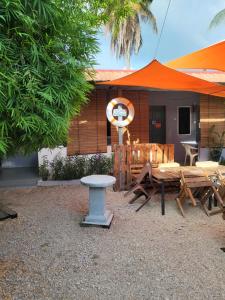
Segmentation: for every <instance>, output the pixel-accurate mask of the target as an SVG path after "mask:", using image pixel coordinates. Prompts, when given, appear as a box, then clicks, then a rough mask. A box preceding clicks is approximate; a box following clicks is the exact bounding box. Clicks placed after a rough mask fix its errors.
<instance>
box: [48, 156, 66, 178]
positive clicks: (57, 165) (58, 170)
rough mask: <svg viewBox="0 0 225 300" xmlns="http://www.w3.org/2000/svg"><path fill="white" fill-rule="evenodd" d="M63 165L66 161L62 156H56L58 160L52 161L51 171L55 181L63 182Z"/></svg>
mask: <svg viewBox="0 0 225 300" xmlns="http://www.w3.org/2000/svg"><path fill="white" fill-rule="evenodd" d="M63 164H64V159H63V158H62V157H61V156H56V158H55V159H54V160H53V161H52V163H51V169H52V179H53V180H63Z"/></svg>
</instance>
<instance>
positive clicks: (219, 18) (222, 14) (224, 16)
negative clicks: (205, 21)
mask: <svg viewBox="0 0 225 300" xmlns="http://www.w3.org/2000/svg"><path fill="white" fill-rule="evenodd" d="M224 22H225V9H222V10H220V11H219V12H218V13H217V14H216V15H215V16H214V17H213V19H212V21H211V22H210V25H209V27H210V28H212V27H215V26H218V25H220V24H221V23H224Z"/></svg>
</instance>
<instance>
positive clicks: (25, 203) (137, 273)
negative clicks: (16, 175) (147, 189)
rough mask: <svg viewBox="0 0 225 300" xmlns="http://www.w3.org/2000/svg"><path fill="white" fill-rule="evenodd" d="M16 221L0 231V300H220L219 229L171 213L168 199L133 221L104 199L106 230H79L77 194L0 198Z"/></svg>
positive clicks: (59, 191) (129, 209)
mask: <svg viewBox="0 0 225 300" xmlns="http://www.w3.org/2000/svg"><path fill="white" fill-rule="evenodd" d="M0 197H1V199H2V200H1V201H2V203H4V204H6V205H8V206H9V207H11V208H12V209H15V210H16V211H17V212H18V218H17V219H14V220H6V221H4V222H1V223H0V232H1V233H0V234H1V239H0V299H4V300H10V299H16V300H17V299H18V300H21V299H22V300H23V299H27V300H32V299H38V300H42V299H43V300H47V299H52V300H58V299H60V300H61V299H79V300H80V299H91V300H92V299H103V300H105V299H116V300H117V299H118V300H120V299H121V300H122V299H129V300H138V299H157V300H158V299H173V300H176V299H179V300H180V299H192V300H193V299H221V300H222V299H225V283H224V278H225V267H224V266H225V253H224V252H222V251H221V250H220V248H221V247H225V222H224V221H223V220H222V218H221V216H218V215H217V216H214V217H210V218H208V217H207V216H206V215H205V214H204V213H203V211H202V210H201V209H200V208H199V207H196V208H193V207H191V206H187V207H185V211H186V218H185V219H184V218H183V217H182V216H181V215H180V214H179V212H178V210H177V208H176V204H175V201H174V195H172V194H168V195H167V201H166V215H165V216H161V214H160V203H159V196H158V195H157V196H156V197H155V199H154V201H152V202H151V203H149V204H147V205H146V206H145V207H143V208H142V210H140V211H139V212H138V213H135V208H137V206H138V204H140V202H141V199H140V201H139V203H134V204H132V205H129V204H128V203H127V202H128V199H124V198H123V195H122V193H114V192H113V191H111V190H108V191H107V205H108V207H109V208H110V209H111V210H113V212H114V214H115V217H114V219H113V224H112V226H111V228H110V229H109V230H108V229H103V228H96V227H88V228H84V227H80V226H79V222H80V221H81V219H82V216H83V215H84V214H85V213H86V211H87V197H88V190H87V189H86V188H85V187H83V186H74V187H71V186H69V187H45V188H44V187H39V188H28V189H17V190H16V189H15V190H12V189H9V190H1V196H0Z"/></svg>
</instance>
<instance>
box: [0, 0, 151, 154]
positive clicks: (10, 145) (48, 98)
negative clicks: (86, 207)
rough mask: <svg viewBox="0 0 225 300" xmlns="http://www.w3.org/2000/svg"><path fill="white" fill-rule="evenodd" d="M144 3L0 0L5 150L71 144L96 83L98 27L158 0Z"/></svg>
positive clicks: (0, 148)
mask: <svg viewBox="0 0 225 300" xmlns="http://www.w3.org/2000/svg"><path fill="white" fill-rule="evenodd" d="M139 2H140V1H139V0H129V1H128V0H94V1H93V0H89V1H83V0H69V1H65V0H1V1H0V60H1V64H0V76H1V81H0V157H2V156H4V155H9V154H13V153H15V152H17V153H19V152H20V153H29V152H32V151H37V150H39V149H40V148H43V147H49V148H53V147H55V146H58V145H62V144H65V143H66V140H67V134H68V128H69V124H70V121H71V118H72V117H73V116H74V115H76V114H78V113H79V111H80V107H81V105H82V104H83V103H85V102H86V101H87V94H88V92H89V91H90V89H91V85H90V84H89V83H88V82H87V81H86V79H85V72H87V70H90V71H89V72H90V73H92V71H93V69H92V67H93V65H94V63H95V61H94V57H95V54H96V53H97V51H98V47H97V40H96V33H97V30H98V29H99V27H100V26H101V25H102V24H105V23H107V22H108V21H109V19H110V18H111V16H113V20H114V21H115V24H118V25H120V24H121V20H123V19H125V18H127V17H128V16H133V15H134V11H135V10H134V5H136V6H137V5H139V7H140V5H141V3H145V4H146V5H147V3H150V2H152V1H150V0H145V1H141V3H139ZM136 10H137V9H136ZM109 12H110V14H109ZM143 17H144V15H143ZM116 26H117V25H116Z"/></svg>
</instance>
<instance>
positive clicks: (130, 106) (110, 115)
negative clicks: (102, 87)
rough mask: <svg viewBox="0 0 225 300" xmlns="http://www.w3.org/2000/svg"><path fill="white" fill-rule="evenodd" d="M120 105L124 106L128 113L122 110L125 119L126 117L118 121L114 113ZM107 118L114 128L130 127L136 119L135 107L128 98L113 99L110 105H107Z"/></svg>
mask: <svg viewBox="0 0 225 300" xmlns="http://www.w3.org/2000/svg"><path fill="white" fill-rule="evenodd" d="M120 104H122V105H123V106H125V107H126V109H127V111H125V110H121V111H122V112H123V117H124V119H123V120H117V119H116V118H115V117H116V115H115V113H114V109H115V106H118V107H119V105H120ZM127 112H128V114H127ZM125 114H126V116H125ZM106 116H107V119H108V120H109V122H110V123H111V124H113V125H114V126H117V127H125V126H127V125H129V124H130V123H131V122H132V121H133V118H134V106H133V104H132V103H131V102H130V101H129V100H128V99H126V98H122V97H118V98H115V99H112V100H111V101H110V102H109V103H108V105H107V108H106Z"/></svg>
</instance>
